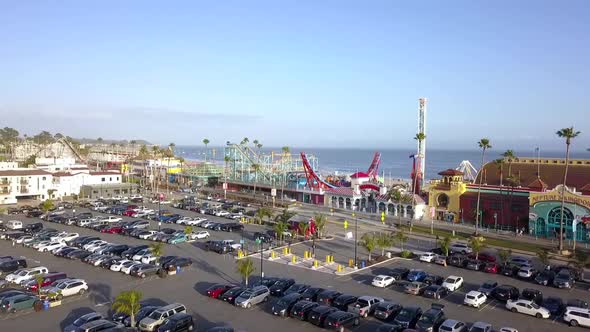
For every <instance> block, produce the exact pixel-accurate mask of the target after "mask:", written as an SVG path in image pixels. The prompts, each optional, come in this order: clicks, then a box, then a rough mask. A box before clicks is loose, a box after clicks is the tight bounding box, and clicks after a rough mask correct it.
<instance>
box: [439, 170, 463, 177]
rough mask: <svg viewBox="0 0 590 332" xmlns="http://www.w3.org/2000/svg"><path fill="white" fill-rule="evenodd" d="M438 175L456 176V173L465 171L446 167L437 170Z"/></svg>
mask: <svg viewBox="0 0 590 332" xmlns="http://www.w3.org/2000/svg"><path fill="white" fill-rule="evenodd" d="M438 175H442V176H457V175H465V173H463V172H461V171H458V170H456V169H452V168H448V169H446V170H444V171H442V172H439V173H438Z"/></svg>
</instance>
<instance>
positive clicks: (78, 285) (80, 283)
mask: <svg viewBox="0 0 590 332" xmlns="http://www.w3.org/2000/svg"><path fill="white" fill-rule="evenodd" d="M87 291H88V284H87V283H86V281H84V280H82V279H71V280H67V281H64V282H61V283H59V284H58V285H57V286H55V287H51V288H49V289H48V290H47V293H56V294H57V296H56V299H57V300H61V299H62V298H64V297H68V296H72V295H76V294H78V295H82V294H84V293H86V292H87Z"/></svg>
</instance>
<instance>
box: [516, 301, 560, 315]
mask: <svg viewBox="0 0 590 332" xmlns="http://www.w3.org/2000/svg"><path fill="white" fill-rule="evenodd" d="M506 309H508V310H510V311H512V312H518V313H521V314H525V315H530V316H535V317H537V318H549V316H551V313H550V312H549V310H547V309H545V308H543V307H541V306H539V305H538V304H536V303H535V302H533V301H529V300H508V301H507V302H506Z"/></svg>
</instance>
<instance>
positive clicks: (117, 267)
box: [109, 259, 136, 272]
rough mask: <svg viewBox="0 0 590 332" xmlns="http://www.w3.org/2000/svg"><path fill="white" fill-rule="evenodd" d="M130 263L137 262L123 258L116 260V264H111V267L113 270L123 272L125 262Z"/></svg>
mask: <svg viewBox="0 0 590 332" xmlns="http://www.w3.org/2000/svg"><path fill="white" fill-rule="evenodd" d="M129 263H132V264H135V263H136V262H134V261H130V260H128V259H123V260H120V261H118V262H116V263H115V264H113V265H111V267H110V268H109V269H110V270H111V271H113V272H121V269H122V268H123V266H124V265H125V264H129Z"/></svg>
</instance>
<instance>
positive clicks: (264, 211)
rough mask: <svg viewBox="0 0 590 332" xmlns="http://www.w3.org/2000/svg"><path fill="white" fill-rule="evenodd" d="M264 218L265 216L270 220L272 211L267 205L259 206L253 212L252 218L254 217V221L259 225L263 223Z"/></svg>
mask: <svg viewBox="0 0 590 332" xmlns="http://www.w3.org/2000/svg"><path fill="white" fill-rule="evenodd" d="M264 218H266V220H268V221H271V220H272V218H273V213H272V210H271V209H269V208H267V207H261V208H260V209H258V210H257V211H256V213H255V214H254V219H256V222H257V223H258V224H260V225H262V224H264Z"/></svg>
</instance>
